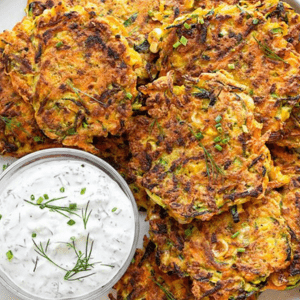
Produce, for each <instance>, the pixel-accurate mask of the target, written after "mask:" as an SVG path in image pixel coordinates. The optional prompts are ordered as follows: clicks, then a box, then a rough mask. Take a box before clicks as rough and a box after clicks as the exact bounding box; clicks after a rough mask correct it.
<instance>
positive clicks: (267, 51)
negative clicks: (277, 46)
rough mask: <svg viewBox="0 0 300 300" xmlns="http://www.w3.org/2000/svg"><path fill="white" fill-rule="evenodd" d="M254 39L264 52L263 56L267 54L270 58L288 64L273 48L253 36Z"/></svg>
mask: <svg viewBox="0 0 300 300" xmlns="http://www.w3.org/2000/svg"><path fill="white" fill-rule="evenodd" d="M253 38H254V40H255V41H256V43H257V44H258V46H259V48H260V49H261V50H262V51H263V52H264V54H265V56H267V57H268V58H270V59H274V60H279V61H282V62H284V63H285V64H288V62H287V61H285V60H284V59H283V58H281V57H280V56H278V55H277V54H276V53H275V52H274V50H272V49H271V48H270V47H269V46H268V45H267V44H263V43H262V42H261V41H259V40H258V39H257V38H256V37H255V36H253Z"/></svg>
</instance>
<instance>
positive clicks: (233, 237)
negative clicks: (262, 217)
mask: <svg viewBox="0 0 300 300" xmlns="http://www.w3.org/2000/svg"><path fill="white" fill-rule="evenodd" d="M239 234H240V232H239V231H237V232H236V233H234V234H233V235H232V236H231V238H232V239H235V238H236V237H237V236H238V235H239Z"/></svg>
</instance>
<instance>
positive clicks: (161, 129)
mask: <svg viewBox="0 0 300 300" xmlns="http://www.w3.org/2000/svg"><path fill="white" fill-rule="evenodd" d="M154 125H156V126H157V128H158V130H159V134H160V135H162V136H165V133H164V130H163V128H162V126H161V125H160V124H159V123H158V121H157V118H155V119H154V121H153V122H152V123H151V124H150V132H149V134H152V131H153V128H154Z"/></svg>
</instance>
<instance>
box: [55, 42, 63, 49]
mask: <svg viewBox="0 0 300 300" xmlns="http://www.w3.org/2000/svg"><path fill="white" fill-rule="evenodd" d="M63 44H64V43H63V42H58V43H57V44H56V45H55V47H56V48H60V47H61V46H62V45H63Z"/></svg>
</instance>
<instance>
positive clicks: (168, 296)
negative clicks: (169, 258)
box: [151, 277, 176, 300]
mask: <svg viewBox="0 0 300 300" xmlns="http://www.w3.org/2000/svg"><path fill="white" fill-rule="evenodd" d="M151 279H152V281H153V282H154V283H155V284H156V285H157V286H158V287H159V288H160V289H161V290H162V291H163V292H164V293H165V295H166V296H167V299H168V300H176V298H175V297H174V295H173V294H172V293H171V292H170V291H168V290H167V289H166V288H165V287H164V286H163V285H161V284H160V283H159V282H157V281H156V280H155V279H154V278H153V277H151Z"/></svg>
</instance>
